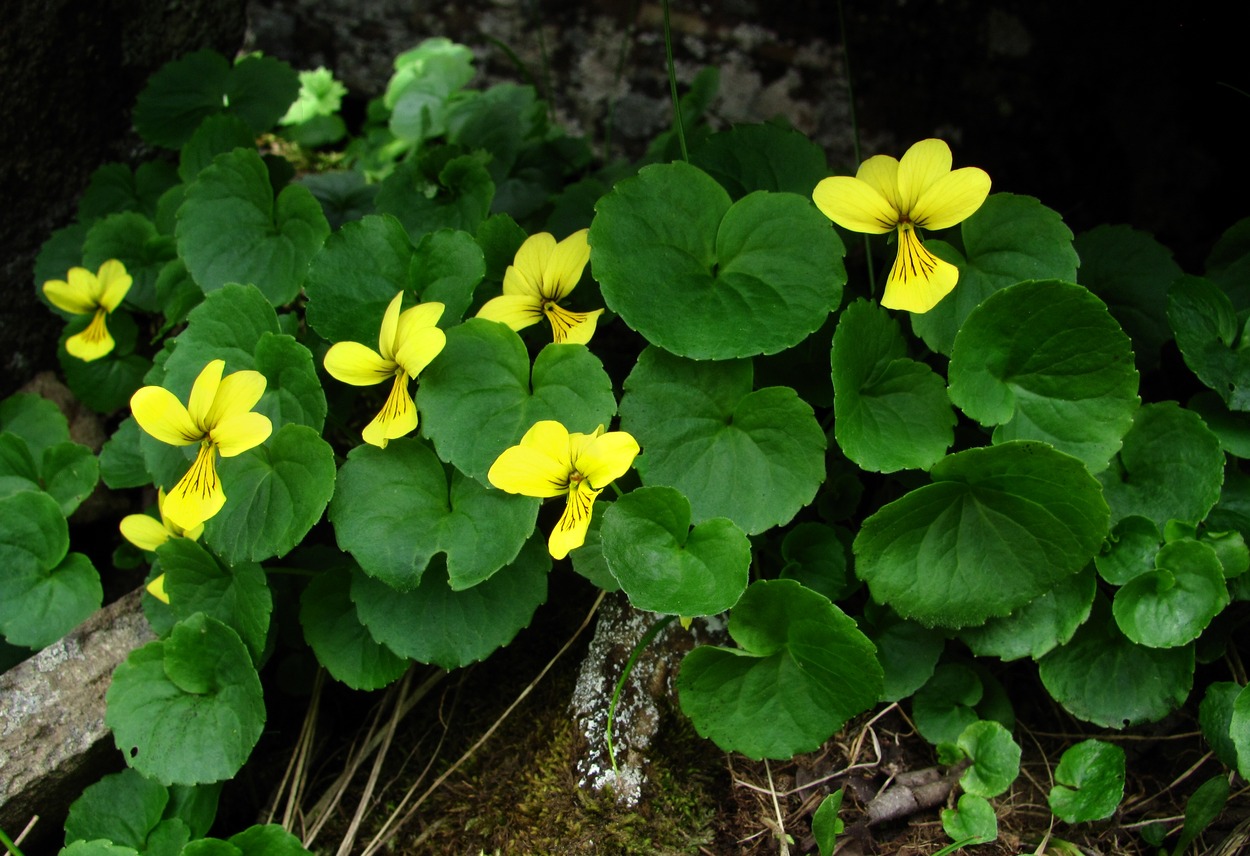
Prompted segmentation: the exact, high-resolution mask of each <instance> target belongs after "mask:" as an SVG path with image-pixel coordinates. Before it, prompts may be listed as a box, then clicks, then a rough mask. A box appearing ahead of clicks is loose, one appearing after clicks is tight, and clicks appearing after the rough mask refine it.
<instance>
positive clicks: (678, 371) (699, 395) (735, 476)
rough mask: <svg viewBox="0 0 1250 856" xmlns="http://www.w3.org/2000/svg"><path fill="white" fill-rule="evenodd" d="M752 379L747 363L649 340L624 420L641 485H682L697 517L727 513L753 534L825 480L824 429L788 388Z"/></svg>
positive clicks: (778, 520) (781, 518)
mask: <svg viewBox="0 0 1250 856" xmlns="http://www.w3.org/2000/svg"><path fill="white" fill-rule="evenodd" d="M751 385H752V371H751V363H750V362H749V361H746V360H740V361H735V362H695V361H694V360H686V359H682V358H681V357H675V356H672V355H671V354H668V353H666V352H664V351H661V350H660V349H658V348H648V349H646V350H645V351H643V352H642V355H641V356H640V357H639V358H638V364H637V365H636V366H635V367H634V370H633V371H632V372H630V375H629V377H628V378H626V380H625V396H624V398H623V399H622V400H621V428H622V429H623V430H625V431H628V432H629V433H631V434H633V435H634V437H635V438H636V439H637V440H638V442H639V444H640V445H641V446H642V449H643V454H642V456H641V457H640V459H639V461H638V463H637V464H636V466H637V467H638V471H639V472H640V473H641V475H642V480H643V482H644V483H646V484H648V485H667V486H669V487H674V488H677V490H679V491H681V493H682V494H684V495H685V496H686V497H687V498H688V499H689V500H690V506H691V509H692V511H693V517H694V520H695V522H696V523H698V522H701V521H703V520H707V519H709V518H713V517H727V518H729V519H730V520H732V521H733V522H734V523H736V524H737V525H738V526H739V527H740V528H741V529H742V530H743V531H745V532H746V533H747V534H748V535H755V534H758V533H760V532H763V531H764V530H766V529H770V528H771V527H773V526H779V525H781V524H783V523H788V522H789V521H790V520H791V518H793V517H794V515H795V514H796V513H798V511H799V509H801V508H803V507H804V506H805V505H807V504H808V503H810V502H811V501H812V498H813V497H814V496H815V495H816V489H817V488H818V487H819V486H820V483H821V482H822V481H824V475H825V461H824V451H825V435H824V432H823V431H822V430H821V429H820V425H819V424H818V423H817V422H816V417H815V416H814V415H813V413H812V409H811V407H810V406H808V405H807V403H806V402H804V401H803V400H802V399H800V398H799V397H798V396H797V395H796V394H795V392H794V390H793V389H791V388H789V387H767V388H765V389H760V390H756V391H754V392H752V391H751ZM727 485H733V489H732V490H727V489H726V486H727Z"/></svg>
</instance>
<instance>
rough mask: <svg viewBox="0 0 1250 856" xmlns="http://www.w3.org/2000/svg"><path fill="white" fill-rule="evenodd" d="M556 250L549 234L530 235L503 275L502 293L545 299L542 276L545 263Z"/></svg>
mask: <svg viewBox="0 0 1250 856" xmlns="http://www.w3.org/2000/svg"><path fill="white" fill-rule="evenodd" d="M555 249H556V238H555V235H552V234H551V233H550V232H539V233H538V234H536V235H530V236H529V237H528V238H526V239H525V243H523V244H521V247H520V249H518V250H517V251H516V256H515V257H514V258H513V260H512V264H511V265H509V266H508V269H507V270H506V271H504V274H503V293H504V294H521V295H528V296H531V297H546V296H547V295H546V293H545V292H544V291H543V274H544V272H545V271H546V270H547V261H548V259H550V258H551V254H552V253H553V252H555Z"/></svg>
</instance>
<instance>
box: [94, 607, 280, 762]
mask: <svg viewBox="0 0 1250 856" xmlns="http://www.w3.org/2000/svg"><path fill="white" fill-rule="evenodd" d="M106 701H107V703H108V710H107V712H106V714H105V723H106V724H107V725H108V726H109V728H111V729H112V730H113V738H114V740H115V741H116V742H117V748H119V749H120V750H121V751H122V754H124V755H125V756H126V758H127V760H128V762H129V764H130V766H132V767H134V768H135V769H136V770H138V771H139V772H141V773H143V774H144V775H145V776H149V777H151V778H153V779H156V780H157V781H158V782H161V783H162V784H166V785H169V784H174V783H177V784H186V785H194V784H199V783H201V782H216V781H221V780H223V779H228V778H231V777H232V776H234V774H235V773H237V772H238V771H239V768H240V767H242V766H243V762H244V761H246V760H247V757H248V755H250V754H251V752H252V747H253V746H255V745H256V741H257V740H258V739H259V738H260V733H261V730H262V728H263V727H264V723H265V703H264V697H263V694H262V691H261V687H260V678H259V677H258V676H257V674H256V670H255V669H254V668H253V667H252V658H251V656H250V655H249V654H248V652H247V648H246V646H244V644H243V642H242V641H241V640H240V639H239V636H238V634H237V633H235V632H234V631H233V630H231V629H230V628H229V627H227V626H226V625H224V624H222V623H221V622H220V621H217V620H216V619H213V618H207V617H205V616H204V615H203V613H196V614H195V615H193V616H191V617H190V618H188V619H186V620H184V621H180V622H178V624H176V625H174V628H173V630H172V631H171V632H170V635H169V638H168V639H166V640H164V641H157V642H150V643H148V644H147V645H145V646H143V647H142V648H139V649H137V650H135V651H133V652H131V654H130V656H129V657H128V658H127V659H126V661H125V662H124V663H122V664H121V665H119V666H118V667H117V669H116V671H114V673H113V682H112V684H111V685H110V686H109V689H108V693H107V695H106Z"/></svg>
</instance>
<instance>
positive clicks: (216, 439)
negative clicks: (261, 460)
mask: <svg viewBox="0 0 1250 856" xmlns="http://www.w3.org/2000/svg"><path fill="white" fill-rule="evenodd" d="M272 433H273V423H272V422H270V421H269V417H268V416H265V415H264V414H262V413H254V412H252V411H250V410H249V411H245V412H243V413H236V414H234V415H233V416H227V417H226V418H225V419H223V420H221V421H220V422H218V423H217V424H216V425H214V426H213V430H212V431H210V432H209V435H208V436H209V439H210V440H211V441H212V442H213V444H214V445H215V446H216V447H217V451H219V452H221V456H222V457H223V458H233V457H234V456H235V455H238V454H241V453H243V452H246V451H247V450H248V449H252V448H255V447H256V446H259V445H260V444H261V443H263V442H265V441H266V440H268V439H269V435H270V434H272Z"/></svg>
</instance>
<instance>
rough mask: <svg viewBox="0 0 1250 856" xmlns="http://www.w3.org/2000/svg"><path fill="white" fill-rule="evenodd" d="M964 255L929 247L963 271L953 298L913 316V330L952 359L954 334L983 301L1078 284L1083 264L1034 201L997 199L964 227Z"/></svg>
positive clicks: (1068, 238)
mask: <svg viewBox="0 0 1250 856" xmlns="http://www.w3.org/2000/svg"><path fill="white" fill-rule="evenodd" d="M959 233H960V236H961V238H962V239H963V254H962V255H961V254H960V252H959V251H958V250H957V249H956V248H955V247H953V246H951V245H949V244H946V243H943V242H942V241H938V240H929V241H926V242H925V246H926V247H928V248H929V250H931V251H932V252H933V253H935V254H936V255H937V256H938V257H939V258H941V259H943V260H945V261H948V262H950V263H951V264H954V265H958V266H959V268H960V271H959V284H958V285H957V286H956V287H955V291H954V293H952V294H950V295H948V296H947V297H946V299H945V300H943V301H942V302H941V303H939V304H938V305H937V306H935V307H933V309H931V310H929V311H928V312H926V313H924V314H923V315H913V316H911V324H912V329H913V330H915V332H916V334H917V335H918V336H920V338H922V339H924V342H925V344H926V345H928V346H929V349H930V350H932V351H936V352H938V353H940V354H950V352H951V348H952V347H954V344H955V334H956V333H958V332H959V329H960V328H961V327H962V326H963V323H964V319H966V318H967V317H968V313H970V312H971V311H972V310H973V309H974V308H975V307H976V306H977V304H979V303H980V302H981V301H982V300H984V299H985V298H986V297H988V296H989V295H990V294H991V293H993V292H995V291H997V290H998V289H1000V288H1006V287H1007V286H1009V285H1015V284H1016V283H1017V282H1020V281H1021V280H1026V279H1060V280H1064V281H1065V282H1075V281H1076V269H1077V265H1078V264H1080V260H1079V259H1078V257H1077V254H1076V251H1075V250H1074V249H1073V247H1072V232H1071V231H1070V230H1069V229H1068V227H1067V226H1065V225H1064V223H1063V219H1062V218H1061V217H1060V216H1059V215H1058V214H1057V213H1056V212H1054V211H1052V210H1050V209H1049V208H1046V207H1045V206H1043V205H1042V204H1041V203H1040V202H1038V201H1037V200H1036V199H1034V198H1032V197H1031V196H1015V195H1013V194H1010V193H995V194H992V195H991V196H990V197H989V198H988V199H986V200H985V204H984V205H982V206H981V207H980V208H979V209H978V210H977V212H976V213H975V214H973V215H972V216H971V217H969V218H968V219H967V220H965V221H964V222H963V223H962V224H961V225H960V227H959Z"/></svg>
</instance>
